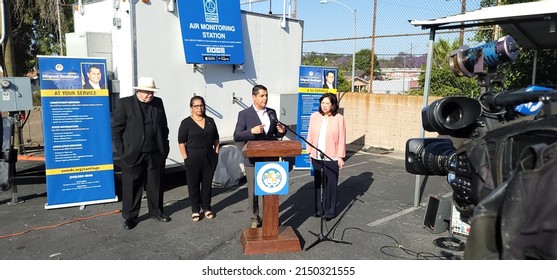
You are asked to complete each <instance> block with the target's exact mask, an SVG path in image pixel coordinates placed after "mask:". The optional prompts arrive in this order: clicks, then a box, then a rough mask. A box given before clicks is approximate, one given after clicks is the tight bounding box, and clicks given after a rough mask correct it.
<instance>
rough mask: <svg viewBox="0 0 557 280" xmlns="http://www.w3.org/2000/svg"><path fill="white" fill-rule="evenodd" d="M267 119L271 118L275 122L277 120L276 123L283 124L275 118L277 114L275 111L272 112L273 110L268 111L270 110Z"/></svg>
mask: <svg viewBox="0 0 557 280" xmlns="http://www.w3.org/2000/svg"><path fill="white" fill-rule="evenodd" d="M269 119H271V120H273V121H275V122H277V123H280V124H283V123H282V122H280V121H279V120H278V119H277V115H276V113H275V112H273V111H270V112H269Z"/></svg>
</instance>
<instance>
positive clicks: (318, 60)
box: [302, 52, 352, 92]
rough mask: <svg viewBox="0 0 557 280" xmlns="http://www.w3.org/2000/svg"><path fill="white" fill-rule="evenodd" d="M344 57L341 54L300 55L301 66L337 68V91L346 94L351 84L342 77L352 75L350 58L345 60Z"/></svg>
mask: <svg viewBox="0 0 557 280" xmlns="http://www.w3.org/2000/svg"><path fill="white" fill-rule="evenodd" d="M346 57H347V55H342V54H322V53H316V52H311V53H306V54H303V55H302V65H312V66H330V67H337V68H338V74H337V90H338V91H341V92H348V91H350V86H351V84H350V81H347V80H346V79H345V78H344V76H345V75H346V73H352V72H351V71H352V58H350V59H349V60H347V59H346ZM350 57H351V56H350ZM348 61H349V62H350V63H348ZM347 65H350V66H347Z"/></svg>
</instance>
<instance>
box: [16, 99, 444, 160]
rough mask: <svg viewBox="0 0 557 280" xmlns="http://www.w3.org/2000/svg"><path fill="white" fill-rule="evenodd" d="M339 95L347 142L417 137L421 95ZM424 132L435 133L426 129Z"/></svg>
mask: <svg viewBox="0 0 557 280" xmlns="http://www.w3.org/2000/svg"><path fill="white" fill-rule="evenodd" d="M339 97H340V110H339V111H340V112H341V113H342V114H343V115H344V117H345V119H346V134H347V135H346V138H347V139H346V142H347V143H348V144H356V145H359V146H363V147H365V148H369V147H371V146H373V147H377V148H385V149H394V150H397V151H404V150H405V145H406V140H408V139H409V138H415V137H419V134H420V128H421V125H422V119H421V118H422V117H421V111H422V107H423V97H422V96H408V95H391V94H366V93H344V94H340V96H339ZM437 99H439V97H430V98H429V101H428V104H430V103H431V102H433V101H435V100H437ZM28 117H29V120H28V121H27V123H26V124H25V127H24V128H23V141H24V142H25V143H27V144H28V145H34V146H36V145H37V144H36V143H38V144H40V145H41V146H44V139H43V126H42V111H41V107H35V109H33V111H32V112H31V114H30V115H29V116H28ZM425 136H426V137H437V136H438V135H437V133H432V132H426V134H425ZM29 141H30V142H29Z"/></svg>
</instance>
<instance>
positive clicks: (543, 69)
mask: <svg viewBox="0 0 557 280" xmlns="http://www.w3.org/2000/svg"><path fill="white" fill-rule="evenodd" d="M524 2H534V0H501V1H500V5H508V4H517V3H524ZM496 4H497V3H496V1H493V0H491V1H490V0H483V1H482V2H481V6H482V7H490V6H495V5H496ZM494 30H495V29H487V30H481V31H478V32H477V33H476V35H475V39H476V40H477V41H478V42H482V41H492V40H494V39H495V36H496V35H497V34H495V33H494ZM503 35H505V34H500V36H503ZM518 43H519V44H520V42H518ZM534 52H535V51H534V50H521V51H520V53H519V55H518V58H517V59H516V60H515V61H513V62H511V63H506V64H502V65H500V66H498V68H497V72H499V73H502V74H503V75H504V76H505V82H504V84H503V87H504V88H507V89H518V88H523V87H526V86H528V85H530V84H531V83H532V78H531V76H532V69H533V65H534ZM556 59H557V49H551V50H540V51H538V57H537V68H536V69H537V71H536V84H539V85H551V84H553V85H555V84H557V68H556V67H555V66H554V64H555V61H556Z"/></svg>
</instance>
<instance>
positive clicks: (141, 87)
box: [112, 77, 171, 229]
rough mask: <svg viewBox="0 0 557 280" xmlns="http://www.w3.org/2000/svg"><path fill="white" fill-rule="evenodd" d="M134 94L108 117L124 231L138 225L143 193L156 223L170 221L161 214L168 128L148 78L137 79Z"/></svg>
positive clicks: (120, 103) (153, 85) (153, 87)
mask: <svg viewBox="0 0 557 280" xmlns="http://www.w3.org/2000/svg"><path fill="white" fill-rule="evenodd" d="M133 88H134V89H135V94H134V95H132V96H129V97H124V98H121V99H120V100H119V102H117V104H116V107H115V109H114V112H113V113H112V140H113V142H114V146H115V148H116V151H117V153H118V155H119V156H120V167H121V169H122V217H123V218H124V219H125V221H124V229H133V228H134V227H135V226H136V225H137V223H138V219H137V218H138V216H139V210H140V207H141V196H142V194H143V189H145V190H146V192H147V203H148V207H149V214H150V216H151V217H152V218H153V219H156V220H157V221H160V222H168V221H170V220H171V219H170V217H168V216H165V215H164V213H163V194H164V190H163V189H162V186H161V185H162V184H161V181H162V174H163V172H164V168H165V161H166V157H167V156H168V152H169V151H170V146H169V142H168V124H167V120H166V113H165V111H164V106H163V102H162V99H160V98H158V97H155V96H154V94H155V92H156V91H158V90H159V89H158V88H157V87H156V86H155V81H154V80H153V78H151V77H141V78H139V81H138V83H137V86H136V87H133Z"/></svg>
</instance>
